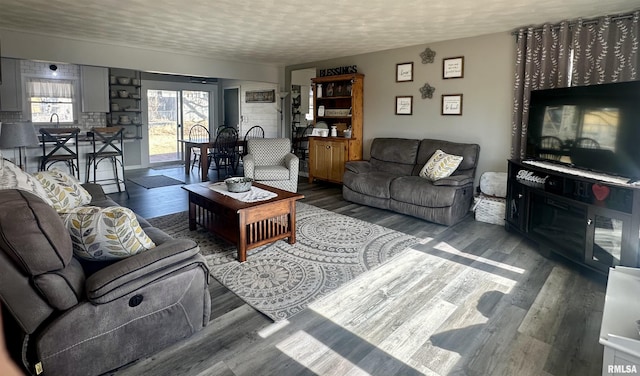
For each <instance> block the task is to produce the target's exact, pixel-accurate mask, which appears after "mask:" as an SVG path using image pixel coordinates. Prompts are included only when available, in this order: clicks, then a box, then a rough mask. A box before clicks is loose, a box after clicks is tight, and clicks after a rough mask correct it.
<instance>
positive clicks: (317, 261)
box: [149, 202, 419, 321]
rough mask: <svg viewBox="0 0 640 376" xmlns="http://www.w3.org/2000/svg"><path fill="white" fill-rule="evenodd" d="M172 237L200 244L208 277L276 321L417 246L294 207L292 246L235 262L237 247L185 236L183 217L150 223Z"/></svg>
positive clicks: (199, 233)
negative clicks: (294, 230) (294, 236)
mask: <svg viewBox="0 0 640 376" xmlns="http://www.w3.org/2000/svg"><path fill="white" fill-rule="evenodd" d="M149 222H150V223H151V224H152V225H153V226H155V227H158V228H160V229H162V230H164V231H165V232H167V233H168V234H169V235H171V236H173V237H176V238H190V239H193V240H195V241H197V242H198V244H199V245H200V250H201V252H202V254H203V255H204V257H205V258H206V260H207V264H208V265H209V269H210V271H211V275H212V276H213V277H214V278H215V279H217V280H218V281H219V282H220V283H221V284H223V285H224V286H225V287H227V288H228V289H229V290H231V291H233V292H234V293H235V294H236V295H238V296H239V297H240V298H241V299H242V300H244V301H245V302H247V303H248V304H249V305H251V306H252V307H254V308H255V309H257V310H258V311H260V312H262V313H263V314H265V315H266V316H268V317H269V318H271V319H272V320H274V321H279V320H284V319H288V318H289V317H291V316H293V315H295V314H296V313H298V312H300V311H302V310H303V309H305V308H306V307H307V306H308V305H309V303H311V302H313V301H315V300H317V299H319V298H321V297H323V296H325V295H326V294H327V293H329V292H331V291H333V290H335V289H337V288H339V287H340V286H342V285H344V284H345V283H347V282H349V281H351V280H353V279H354V278H356V277H357V276H359V275H361V274H363V273H365V272H367V271H368V270H371V269H373V268H375V267H377V266H379V265H381V264H383V263H384V262H386V261H388V260H389V259H391V258H393V257H395V256H397V255H399V254H400V253H401V252H402V251H404V250H406V249H407V248H409V247H410V246H412V245H414V244H416V243H418V242H419V239H417V238H415V237H413V236H411V235H407V234H404V233H401V232H398V231H394V230H391V229H388V228H385V227H382V226H379V225H375V224H371V223H368V222H365V221H362V220H359V219H355V218H351V217H348V216H345V215H341V214H336V213H333V212H331V211H328V210H324V209H320V208H317V207H315V206H312V205H308V204H304V203H302V202H297V203H296V225H297V226H296V231H297V232H296V243H295V244H289V243H287V241H286V240H279V241H277V242H275V243H272V244H268V245H265V246H262V247H259V248H255V249H252V250H250V251H248V253H247V261H246V262H244V263H240V262H238V261H237V260H236V248H235V247H234V246H233V245H231V244H229V243H226V242H225V241H224V240H222V239H219V238H217V237H216V236H215V235H213V234H210V233H209V232H208V231H207V230H205V229H202V228H198V229H197V230H195V231H189V225H188V214H187V212H182V213H177V214H170V215H166V216H163V217H157V218H152V219H149Z"/></svg>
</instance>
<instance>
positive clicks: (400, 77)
mask: <svg viewBox="0 0 640 376" xmlns="http://www.w3.org/2000/svg"><path fill="white" fill-rule="evenodd" d="M410 81H413V63H400V64H396V82H410Z"/></svg>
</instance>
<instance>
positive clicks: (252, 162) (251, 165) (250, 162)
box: [242, 154, 256, 179]
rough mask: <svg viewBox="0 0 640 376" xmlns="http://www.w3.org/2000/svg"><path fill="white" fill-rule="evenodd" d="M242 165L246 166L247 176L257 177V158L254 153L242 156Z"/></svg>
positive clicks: (245, 173) (245, 172) (245, 174)
mask: <svg viewBox="0 0 640 376" xmlns="http://www.w3.org/2000/svg"><path fill="white" fill-rule="evenodd" d="M242 166H243V168H244V176H245V177H247V178H251V179H254V178H255V172H254V171H255V166H256V158H255V157H254V156H253V154H247V155H245V156H244V157H242Z"/></svg>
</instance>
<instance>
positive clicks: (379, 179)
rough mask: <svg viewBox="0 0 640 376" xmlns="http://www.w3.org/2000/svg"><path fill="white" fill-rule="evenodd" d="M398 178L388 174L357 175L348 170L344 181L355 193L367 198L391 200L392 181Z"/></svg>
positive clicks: (370, 173)
mask: <svg viewBox="0 0 640 376" xmlns="http://www.w3.org/2000/svg"><path fill="white" fill-rule="evenodd" d="M397 177H398V175H395V174H389V173H386V172H377V171H372V172H369V173H366V174H356V173H353V172H352V171H349V170H346V171H345V172H344V175H343V177H342V181H343V184H344V185H346V186H348V187H349V189H351V190H352V191H354V192H358V193H362V194H363V195H367V196H373V197H380V198H390V197H391V196H390V193H389V187H390V186H391V181H392V180H393V179H395V178H397Z"/></svg>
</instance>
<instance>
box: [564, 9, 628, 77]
mask: <svg viewBox="0 0 640 376" xmlns="http://www.w3.org/2000/svg"><path fill="white" fill-rule="evenodd" d="M639 18H640V11H636V12H634V13H633V14H632V15H631V16H630V17H626V18H618V19H615V17H614V18H613V19H612V17H611V16H607V17H602V18H600V19H598V22H595V23H594V22H591V23H589V22H585V21H583V20H578V22H577V23H576V25H575V28H574V30H573V69H572V75H571V86H580V85H594V84H604V83H609V82H623V81H632V80H636V79H637V78H638V67H639V66H640V61H639V60H638V37H639V34H640V32H639V26H638V25H639V23H638V20H639Z"/></svg>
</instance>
